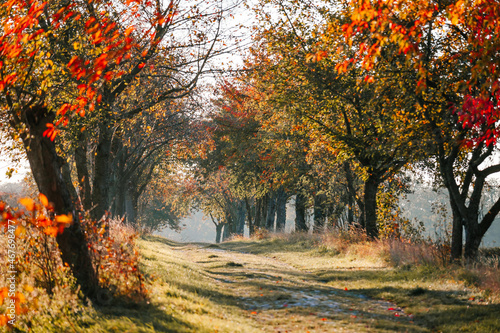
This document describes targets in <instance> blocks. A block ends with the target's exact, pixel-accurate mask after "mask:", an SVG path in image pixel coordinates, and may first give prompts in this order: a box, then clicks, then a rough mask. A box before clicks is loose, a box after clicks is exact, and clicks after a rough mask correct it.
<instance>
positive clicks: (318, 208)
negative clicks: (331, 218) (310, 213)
mask: <svg viewBox="0 0 500 333" xmlns="http://www.w3.org/2000/svg"><path fill="white" fill-rule="evenodd" d="M325 201H326V197H325V195H324V194H319V195H315V196H314V225H313V232H314V233H322V232H323V231H324V230H325V222H326V207H325Z"/></svg>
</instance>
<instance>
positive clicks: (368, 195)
mask: <svg viewBox="0 0 500 333" xmlns="http://www.w3.org/2000/svg"><path fill="white" fill-rule="evenodd" d="M379 185H380V180H379V179H378V178H377V177H375V176H373V175H370V176H368V179H367V180H366V181H365V194H364V208H365V211H364V221H365V230H366V235H367V236H368V237H370V238H377V237H378V226H377V192H378V187H379Z"/></svg>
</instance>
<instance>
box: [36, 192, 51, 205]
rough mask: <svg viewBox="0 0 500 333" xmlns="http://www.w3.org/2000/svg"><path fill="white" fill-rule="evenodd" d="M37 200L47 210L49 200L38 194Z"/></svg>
mask: <svg viewBox="0 0 500 333" xmlns="http://www.w3.org/2000/svg"><path fill="white" fill-rule="evenodd" d="M38 198H39V199H40V202H41V203H42V205H43V206H44V207H45V208H47V207H48V206H49V199H47V197H46V196H45V194H43V193H40V194H39V195H38Z"/></svg>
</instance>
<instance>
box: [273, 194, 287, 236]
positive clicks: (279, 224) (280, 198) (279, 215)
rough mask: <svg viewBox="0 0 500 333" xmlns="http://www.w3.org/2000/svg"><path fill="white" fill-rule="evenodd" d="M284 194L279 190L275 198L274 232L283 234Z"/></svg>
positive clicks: (285, 196)
mask: <svg viewBox="0 0 500 333" xmlns="http://www.w3.org/2000/svg"><path fill="white" fill-rule="evenodd" d="M286 200H287V195H286V192H285V191H284V190H283V189H282V188H280V189H279V190H278V193H277V198H276V232H284V231H285V225H286Z"/></svg>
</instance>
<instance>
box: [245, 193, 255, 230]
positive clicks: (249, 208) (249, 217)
mask: <svg viewBox="0 0 500 333" xmlns="http://www.w3.org/2000/svg"><path fill="white" fill-rule="evenodd" d="M245 204H246V207H247V220H248V236H249V237H252V236H253V233H254V231H255V230H254V222H253V216H252V206H251V205H250V201H249V200H248V198H245Z"/></svg>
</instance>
